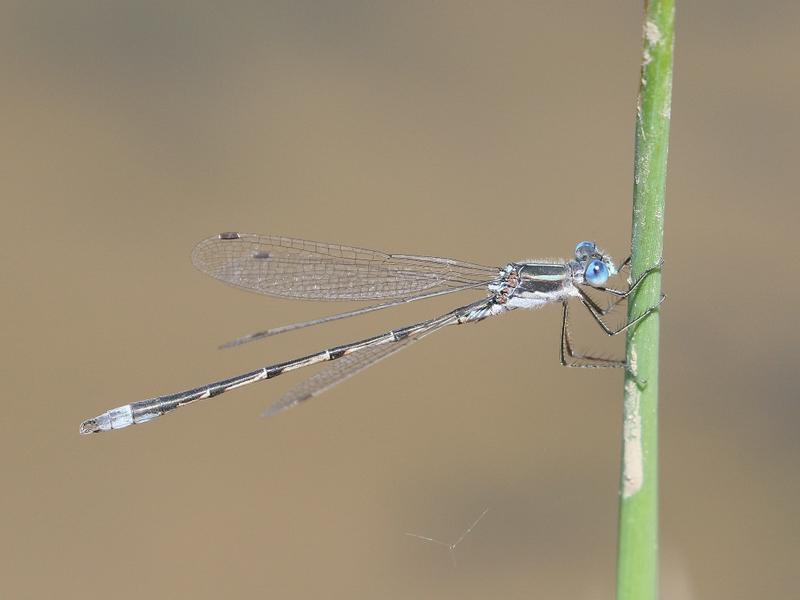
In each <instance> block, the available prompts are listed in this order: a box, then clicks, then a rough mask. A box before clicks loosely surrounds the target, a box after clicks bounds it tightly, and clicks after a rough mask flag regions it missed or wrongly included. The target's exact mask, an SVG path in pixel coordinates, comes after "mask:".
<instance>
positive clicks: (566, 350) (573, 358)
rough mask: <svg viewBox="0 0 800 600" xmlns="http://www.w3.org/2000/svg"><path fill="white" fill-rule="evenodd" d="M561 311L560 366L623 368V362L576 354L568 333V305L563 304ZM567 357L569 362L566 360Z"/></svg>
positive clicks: (566, 303)
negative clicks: (583, 362)
mask: <svg viewBox="0 0 800 600" xmlns="http://www.w3.org/2000/svg"><path fill="white" fill-rule="evenodd" d="M562 306H563V311H562V313H561V364H562V365H563V366H565V367H578V368H598V367H599V368H603V367H608V368H620V367H624V366H625V361H624V360H619V359H615V358H606V357H602V356H592V355H590V354H577V353H576V352H575V351H574V350H573V349H572V339H571V338H570V333H569V323H568V321H569V303H568V302H563V303H562ZM567 357H569V359H570V360H569V361H568V360H567ZM578 361H585V362H586V363H587V364H582V363H580V362H578Z"/></svg>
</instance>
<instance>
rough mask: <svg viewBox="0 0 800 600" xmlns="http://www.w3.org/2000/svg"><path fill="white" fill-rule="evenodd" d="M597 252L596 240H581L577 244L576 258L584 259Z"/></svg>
mask: <svg viewBox="0 0 800 600" xmlns="http://www.w3.org/2000/svg"><path fill="white" fill-rule="evenodd" d="M596 252H597V244H595V243H594V242H581V243H580V244H578V245H577V246H575V258H577V259H578V260H583V259H585V258H587V257H589V256H591V255H592V254H594V253H596Z"/></svg>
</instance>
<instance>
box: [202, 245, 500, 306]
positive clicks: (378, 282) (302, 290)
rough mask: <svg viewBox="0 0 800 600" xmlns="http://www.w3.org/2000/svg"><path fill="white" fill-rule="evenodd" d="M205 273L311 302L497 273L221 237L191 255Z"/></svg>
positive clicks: (371, 296)
mask: <svg viewBox="0 0 800 600" xmlns="http://www.w3.org/2000/svg"><path fill="white" fill-rule="evenodd" d="M192 262H193V263H194V265H195V267H197V268H198V269H199V270H200V271H202V272H203V273H207V274H208V275H211V276H212V277H214V278H216V279H219V280H220V281H224V282H225V283H229V284H231V285H235V286H237V287H240V288H244V289H246V290H250V291H254V292H258V293H260V294H268V295H271V296H280V297H284V298H302V299H311V300H386V299H392V298H406V297H409V296H412V295H416V294H419V293H420V292H423V291H433V292H435V291H440V290H441V291H443V290H447V289H452V288H463V287H464V286H472V285H479V284H481V283H488V282H490V281H491V280H493V279H494V278H495V277H496V276H497V274H498V272H499V269H498V268H496V267H487V266H484V265H478V264H474V263H468V262H463V261H458V260H453V259H449V258H437V257H434V256H414V255H406V254H387V253H385V252H379V251H377V250H367V249H365V248H356V247H352V246H342V245H340V244H325V243H321V242H312V241H308V240H300V239H295V238H287V237H280V236H273V235H258V234H252V233H221V234H219V235H217V236H215V237H212V238H209V239H207V240H203V241H202V242H200V243H199V244H197V246H196V247H195V249H194V251H193V252H192Z"/></svg>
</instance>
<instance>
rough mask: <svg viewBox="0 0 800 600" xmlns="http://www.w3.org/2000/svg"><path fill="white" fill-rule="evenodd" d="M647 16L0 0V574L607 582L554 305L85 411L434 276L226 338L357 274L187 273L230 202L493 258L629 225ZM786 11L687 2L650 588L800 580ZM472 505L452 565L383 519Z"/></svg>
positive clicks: (608, 234)
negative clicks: (369, 353)
mask: <svg viewBox="0 0 800 600" xmlns="http://www.w3.org/2000/svg"><path fill="white" fill-rule="evenodd" d="M641 17H642V10H641V3H640V2H634V1H628V2H616V3H602V4H598V3H593V2H580V3H579V2H569V3H564V2H547V3H544V2H528V3H513V2H494V3H488V2H486V3H481V2H469V3H468V2H436V3H432V2H414V3H408V2H404V3H382V4H380V5H377V6H376V5H373V4H372V3H361V2H337V3H307V2H286V3H284V2H281V3H277V2H266V3H261V2H241V3H229V4H227V5H225V6H224V7H223V4H222V3H215V2H202V3H201V2H166V3H165V2H76V3H67V2H18V3H5V4H4V6H3V8H2V15H0V23H1V25H0V50H1V52H0V69H2V83H3V94H2V98H3V110H2V111H1V112H0V119H2V141H0V152H2V155H0V165H1V166H0V169H1V170H2V178H0V180H1V181H2V202H3V211H2V214H3V221H4V230H5V233H4V235H3V237H2V241H0V244H1V245H2V246H1V247H0V269H2V271H1V272H2V279H3V294H2V298H3V303H2V306H3V313H4V316H5V318H4V326H3V344H2V349H0V352H2V365H3V367H2V372H3V388H4V391H3V401H2V406H3V417H2V422H1V423H0V427H2V437H1V438H0V439H2V448H1V450H2V452H1V453H0V461H2V462H1V464H2V472H3V476H4V481H3V490H2V500H0V502H2V510H1V511H0V515H2V516H1V517H0V518H1V519H2V529H0V531H2V539H3V543H2V555H0V587H2V592H0V594H1V595H2V597H4V598H78V597H81V598H101V597H103V598H106V597H113V598H143V597H147V598H189V597H191V598H220V597H228V598H254V597H281V598H319V597H325V598H490V597H499V598H570V599H587V600H588V599H595V598H598V599H599V598H610V597H612V595H613V590H614V577H615V543H616V516H617V515H616V511H617V479H618V469H619V464H618V463H619V439H620V426H621V422H620V420H621V417H620V411H621V390H622V384H621V374H620V373H619V372H605V371H581V370H566V369H562V368H561V367H560V366H559V364H558V334H559V311H558V309H557V308H549V309H547V310H542V311H539V312H536V313H522V312H517V313H515V314H512V315H508V316H506V317H504V318H501V319H496V320H492V321H488V322H485V323H482V324H479V325H476V326H472V327H465V328H455V329H451V330H448V331H445V332H442V333H440V334H438V335H436V336H432V337H431V338H429V339H428V340H426V341H425V343H423V344H420V345H419V346H417V347H415V348H414V349H413V351H409V352H406V353H402V354H400V355H398V356H397V357H395V358H393V359H392V360H391V361H387V362H385V363H383V364H381V365H380V366H377V367H375V368H374V369H372V370H370V371H368V372H367V373H365V374H363V375H362V376H360V377H358V378H356V379H354V380H352V381H350V382H347V383H346V384H343V385H341V386H339V387H338V388H336V389H335V390H332V391H331V392H330V393H328V394H327V395H325V396H323V397H321V398H319V399H318V400H316V401H314V402H313V403H311V404H309V405H306V406H303V407H302V408H300V409H297V410H295V411H292V412H289V413H286V414H284V415H281V416H280V417H279V418H275V419H269V420H265V419H261V418H259V416H258V415H259V414H260V411H261V410H262V409H263V408H264V407H266V406H267V405H268V404H269V403H270V402H272V401H273V400H275V399H277V398H278V397H279V396H280V395H281V393H282V392H284V391H285V390H287V389H289V388H290V387H291V386H293V385H294V384H296V383H297V382H298V381H300V380H301V379H302V377H303V375H301V374H293V375H290V376H288V375H287V376H286V377H281V378H279V379H278V380H275V381H273V382H269V383H264V384H261V385H257V386H251V387H249V388H245V389H242V390H239V391H237V392H235V393H231V394H230V395H225V396H223V397H222V398H220V399H217V400H214V401H209V402H206V403H201V404H199V405H196V406H194V407H192V408H191V409H186V410H184V411H181V412H180V413H178V414H177V415H174V416H169V417H165V418H164V419H163V420H159V421H157V422H154V423H152V424H150V425H148V426H142V427H135V428H132V429H128V430H125V431H121V432H116V433H112V434H104V435H97V436H92V437H81V436H79V435H78V431H77V430H78V424H79V423H80V421H81V420H82V419H84V418H87V417H90V416H94V415H96V414H98V413H100V412H102V411H104V410H106V409H108V408H111V407H113V406H117V405H120V404H124V403H127V402H131V401H134V400H138V399H142V398H145V397H149V396H153V395H157V394H162V393H167V392H173V391H177V390H181V389H185V388H187V387H191V386H195V385H199V384H201V383H205V382H207V381H211V380H213V379H216V378H218V377H223V376H228V375H233V374H236V373H238V372H241V371H244V370H250V369H252V368H255V367H257V366H260V365H262V364H266V363H269V362H271V361H278V360H282V359H286V358H290V357H293V356H296V355H300V354H303V353H306V352H309V351H313V350H316V349H318V348H321V347H325V346H328V345H331V344H335V343H339V342H342V341H347V340H349V339H353V338H355V337H356V336H362V335H364V336H365V335H369V334H371V333H375V332H379V331H383V330H386V329H388V328H391V327H393V326H396V325H400V324H405V323H410V322H413V320H414V319H418V318H424V317H427V316H430V315H433V314H436V313H438V312H439V311H443V310H444V309H446V308H447V307H449V306H452V305H453V303H454V302H455V300H453V299H452V298H450V299H443V300H441V301H431V302H427V303H421V304H417V305H414V306H409V307H406V308H403V309H393V310H391V311H385V312H383V313H380V314H374V315H371V316H368V317H363V318H361V319H359V320H354V321H352V322H346V323H337V324H332V325H328V326H324V327H320V328H316V329H314V330H306V331H304V332H299V333H296V334H292V335H287V336H285V337H281V338H275V339H273V340H270V341H268V342H262V343H261V344H253V345H251V346H247V347H244V348H241V349H238V350H229V351H225V352H221V351H217V350H216V345H217V344H218V343H221V342H224V341H227V340H229V339H231V338H232V337H235V336H237V335H240V334H243V333H246V332H248V331H252V330H256V329H259V328H263V327H265V326H273V325H279V324H284V323H289V322H292V321H296V320H302V319H307V318H311V317H314V316H319V315H323V314H328V313H331V312H334V311H336V310H341V309H344V308H347V307H351V306H354V305H345V306H342V305H333V304H313V303H302V302H289V301H280V300H274V299H268V298H263V297H259V296H257V295H254V294H247V293H243V292H239V291H235V290H232V289H230V288H227V287H226V286H223V285H221V284H219V283H217V282H214V281H213V280H211V279H209V278H206V277H204V276H203V275H201V274H200V273H198V272H196V271H195V270H193V268H192V266H191V264H190V261H189V253H190V251H191V248H192V246H193V244H194V243H195V242H196V241H198V240H200V239H202V238H204V237H206V236H208V235H211V234H215V233H217V232H219V231H224V230H237V229H238V230H242V231H253V232H265V233H279V234H285V235H292V236H298V237H305V238H309V239H319V240H323V241H339V242H342V243H349V244H354V245H361V246H366V247H377V248H380V249H385V250H389V251H398V252H414V253H430V254H437V255H443V256H454V257H458V258H464V259H466V260H474V261H476V262H482V263H488V264H502V263H504V262H505V261H507V260H512V259H521V258H526V257H532V256H537V257H542V256H545V257H546V256H558V255H569V253H570V252H571V251H572V248H573V247H574V244H575V242H577V241H579V240H581V239H587V238H588V239H596V240H598V241H599V242H600V243H601V244H602V245H603V246H604V247H606V249H608V250H609V251H610V252H611V253H612V254H613V255H614V256H619V257H623V256H624V255H625V254H626V250H627V248H628V240H629V232H630V195H631V179H632V148H633V118H634V109H635V96H636V91H637V84H638V78H639V70H638V69H639V60H640V58H639V57H640V52H641V39H640V32H641ZM798 25H800V8H798V6H797V4H796V3H792V2H771V3H753V2H730V1H727V2H725V1H722V0H715V1H708V2H702V3H700V2H681V3H679V7H678V32H677V45H676V71H675V86H674V90H675V94H674V101H673V111H672V140H671V152H670V178H669V184H668V192H669V194H668V211H667V218H666V224H667V237H666V250H665V257H666V261H667V267H666V269H665V273H664V287H665V291H667V292H668V293H669V300H668V302H667V304H666V305H665V306H664V309H663V313H662V324H663V334H662V335H663V338H662V339H663V344H662V356H663V363H662V365H663V372H662V408H661V415H662V420H661V436H662V437H661V439H662V446H661V448H662V454H661V458H662V463H661V464H662V479H661V508H662V517H661V519H662V521H661V547H662V571H661V587H662V596H663V597H664V598H669V599H699V598H703V599H712V598H713V599H716V598H725V599H730V598H753V597H784V598H785V597H791V596H794V595H795V594H796V577H797V567H798V562H799V561H798V559H799V558H800V551H798V544H799V543H800V519H798V516H797V502H798V492H800V489H799V488H800V473H798V469H797V464H798V451H799V450H800V439H799V438H798V435H797V429H798V419H799V418H800V403H798V392H797V385H796V381H797V379H796V376H797V375H796V373H797V367H798V351H797V347H798V343H800V335H799V329H800V328H799V327H798V320H797V307H796V298H797V294H798V291H799V289H798V288H799V286H798V279H797V272H798V270H797V266H796V261H797V258H798V257H797V242H796V238H795V232H796V230H797V225H798V216H799V215H798V212H799V211H798V209H797V190H796V173H797V164H798V152H797V149H796V144H797V139H798V135H799V134H800V119H799V118H798V110H797V107H798V93H799V92H800V80H799V79H798V77H797V75H798V59H800V55H798V42H797V32H798ZM580 335H581V339H582V340H584V343H585V344H588V345H589V346H591V345H592V344H594V343H596V342H597V343H599V342H598V332H597V331H596V330H595V329H593V328H591V327H586V328H582V329H581V333H580ZM600 337H602V336H600ZM307 374H308V373H306V374H305V375H307ZM487 507H488V508H489V509H490V510H489V512H488V514H487V515H486V517H485V518H484V520H483V521H482V522H481V523H480V524H479V526H478V527H476V528H475V530H474V531H472V532H471V534H470V535H469V536H468V537H467V538H466V539H465V540H464V541H463V543H462V544H461V545H460V546H459V547H458V548H457V550H456V555H457V559H458V563H457V566H456V567H454V566H453V565H452V563H451V560H450V557H449V556H448V553H447V549H446V548H443V547H440V546H436V545H430V544H425V543H424V542H421V541H420V540H416V539H413V538H410V537H408V536H405V535H404V533H405V532H416V533H420V534H423V535H428V536H433V537H436V538H439V539H442V540H446V541H452V540H454V539H456V538H457V537H458V536H459V534H460V533H461V532H462V531H463V529H464V528H465V527H467V526H468V525H469V523H470V522H472V520H473V519H474V518H475V517H476V516H477V515H479V514H480V513H481V511H483V510H484V509H485V508H487Z"/></svg>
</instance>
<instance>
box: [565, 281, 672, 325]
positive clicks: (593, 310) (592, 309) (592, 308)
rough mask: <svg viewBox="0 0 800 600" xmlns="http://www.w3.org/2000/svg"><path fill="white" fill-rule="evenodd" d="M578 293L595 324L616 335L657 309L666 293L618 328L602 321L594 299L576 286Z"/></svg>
mask: <svg viewBox="0 0 800 600" xmlns="http://www.w3.org/2000/svg"><path fill="white" fill-rule="evenodd" d="M578 293H579V294H580V299H581V302H582V303H583V305H584V306H585V307H586V308H587V309H588V310H589V312H590V313H591V315H592V317H593V318H594V320H595V321H597V324H598V325H600V327H602V329H603V331H605V332H606V335H617V334H619V333H622V332H623V331H625V330H626V329H628V328H629V327H633V326H634V325H636V324H637V323H638V322H640V321H641V320H642V319H644V318H645V317H647V316H648V315H650V313H652V312H654V311H656V310H658V307H659V306H661V303H662V302H664V300H666V299H667V296H666V294H661V299H660V300H659V301H658V304H655V305H653V306H651V307H650V308H648V309H647V310H646V311H644V312H643V313H642V314H640V315H639V316H637V317H636V318H634V319H632V320H631V321H628V322H627V323H626V324H625V325H623V326H622V327H620V328H618V329H611V328H610V327H609V326H608V325H607V324H606V322H605V321H603V319H602V317H603V316H604V315H603V312H602V309H601V308H600V307H599V306H597V303H596V302H595V301H594V300H592V299H591V298H590V297H589V295H588V294H587V293H586V292H584V291H583V290H582V289H580V288H578Z"/></svg>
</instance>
